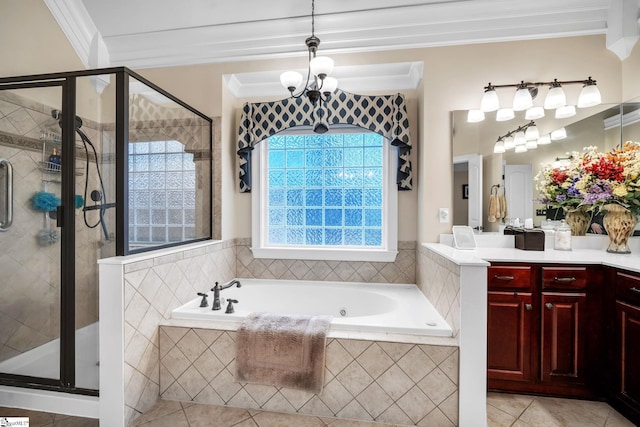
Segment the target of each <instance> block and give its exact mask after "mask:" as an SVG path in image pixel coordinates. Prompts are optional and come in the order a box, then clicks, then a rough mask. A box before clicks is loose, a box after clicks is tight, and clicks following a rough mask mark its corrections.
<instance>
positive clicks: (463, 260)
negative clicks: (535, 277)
mask: <svg viewBox="0 0 640 427" xmlns="http://www.w3.org/2000/svg"><path fill="white" fill-rule="evenodd" d="M572 239H573V240H572V247H573V249H572V250H571V251H556V250H554V249H553V240H551V241H550V240H549V239H547V240H546V242H545V250H544V251H525V250H521V249H516V248H514V247H513V241H512V240H513V236H503V235H488V233H487V235H486V237H485V236H481V235H479V236H476V242H477V245H478V247H477V248H476V249H467V250H461V249H455V248H454V247H452V246H451V244H449V239H448V238H447V237H446V235H444V236H442V237H441V241H443V242H444V243H425V244H423V246H424V247H425V248H428V249H429V250H432V251H434V252H436V253H438V254H440V255H442V256H443V257H445V258H447V259H449V260H451V261H453V262H455V263H456V264H458V265H461V266H462V265H465V266H483V265H489V264H488V263H490V262H531V263H559V264H560V263H561V264H600V265H605V266H609V267H614V268H620V269H624V270H630V271H634V272H640V245H636V244H635V243H640V242H635V241H634V242H633V244H631V245H630V246H631V251H632V253H630V254H612V253H608V252H607V251H606V247H607V242H608V240H606V239H607V238H606V237H605V236H585V237H573V238H572ZM632 239H633V240H635V239H640V238H637V237H636V238H632Z"/></svg>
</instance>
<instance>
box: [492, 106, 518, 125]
mask: <svg viewBox="0 0 640 427" xmlns="http://www.w3.org/2000/svg"><path fill="white" fill-rule="evenodd" d="M515 116H516V113H514V111H513V109H511V108H501V109H499V110H498V112H497V113H496V121H497V122H506V121H507V120H511V119H513V118H515Z"/></svg>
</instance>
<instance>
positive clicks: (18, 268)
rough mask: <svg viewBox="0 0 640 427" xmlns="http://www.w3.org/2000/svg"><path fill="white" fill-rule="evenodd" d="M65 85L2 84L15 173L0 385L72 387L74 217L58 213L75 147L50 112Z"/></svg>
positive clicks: (6, 155) (2, 240) (4, 144)
mask: <svg viewBox="0 0 640 427" xmlns="http://www.w3.org/2000/svg"><path fill="white" fill-rule="evenodd" d="M74 83H75V82H72V84H71V86H73V85H74ZM68 90H69V81H68V80H64V79H51V80H49V81H41V82H28V83H22V84H20V83H15V84H5V85H2V87H0V158H2V159H4V160H5V161H7V162H8V163H9V164H10V165H11V169H12V172H13V179H12V183H13V186H12V187H13V188H12V200H11V205H12V208H13V209H12V211H13V212H12V221H11V223H10V225H9V226H8V227H3V228H2V231H0V248H1V251H0V379H1V381H2V384H8V385H21V386H27V387H35V388H44V389H52V390H56V389H58V390H59V389H63V390H64V389H67V390H70V389H73V388H75V370H74V368H73V359H74V357H73V354H72V353H73V349H74V342H75V336H74V333H73V331H74V330H73V325H72V324H71V326H70V325H69V323H70V322H72V321H73V318H74V309H73V307H72V306H70V305H72V301H73V299H72V297H73V295H71V297H70V295H69V292H73V291H74V271H73V254H74V252H75V251H74V250H73V248H72V246H73V241H74V230H73V228H74V218H69V217H68V215H67V218H64V217H65V215H64V212H65V209H66V206H64V205H65V203H64V201H65V200H70V196H69V192H72V191H73V189H72V187H71V186H72V185H73V184H70V185H65V183H67V182H69V181H73V180H74V178H73V168H74V163H75V162H74V159H73V152H74V149H73V148H71V149H69V146H70V144H73V141H67V139H69V138H68V137H67V138H64V136H63V132H62V126H63V124H64V123H63V122H62V120H61V118H60V116H57V117H55V115H54V114H52V111H58V112H60V111H62V110H63V107H64V106H65V102H64V99H66V96H63V93H66V92H68ZM72 92H73V91H72ZM71 105H73V104H71ZM69 171H70V173H69ZM65 188H66V189H65ZM71 197H72V195H71ZM66 212H70V213H71V214H72V215H73V207H71V209H66ZM70 247H71V249H70ZM68 258H71V260H69V259H68ZM70 302H71V304H70ZM69 314H70V316H69ZM69 354H71V358H70V359H71V360H70V361H68V359H69V357H68V356H69Z"/></svg>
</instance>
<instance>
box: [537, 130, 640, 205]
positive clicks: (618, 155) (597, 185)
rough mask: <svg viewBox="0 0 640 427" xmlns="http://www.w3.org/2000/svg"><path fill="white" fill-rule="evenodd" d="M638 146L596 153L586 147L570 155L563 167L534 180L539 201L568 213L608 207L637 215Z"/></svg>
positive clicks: (545, 170) (547, 170) (630, 144)
mask: <svg viewBox="0 0 640 427" xmlns="http://www.w3.org/2000/svg"><path fill="white" fill-rule="evenodd" d="M639 178H640V143H638V142H631V141H627V142H625V143H624V144H622V147H619V148H615V149H613V150H611V151H608V152H599V151H597V148H596V147H586V148H585V150H584V153H583V154H582V155H580V154H579V153H573V155H572V160H571V162H570V163H569V165H567V166H565V167H555V168H554V167H553V166H551V165H547V166H545V167H543V169H542V170H541V171H540V173H539V174H538V175H537V176H536V180H537V181H538V184H537V190H538V191H539V193H540V198H539V199H538V201H539V202H540V203H544V204H547V205H549V206H552V207H556V208H563V209H565V210H567V211H570V210H575V209H578V208H581V207H584V208H586V209H587V210H595V211H597V212H598V211H600V210H601V209H603V207H604V206H605V205H607V204H610V203H615V204H618V205H620V206H622V207H624V208H626V209H628V210H629V211H630V212H631V213H632V214H633V215H640V179H639Z"/></svg>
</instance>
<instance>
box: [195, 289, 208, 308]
mask: <svg viewBox="0 0 640 427" xmlns="http://www.w3.org/2000/svg"><path fill="white" fill-rule="evenodd" d="M198 296H200V297H202V301H200V307H209V302H207V296H208V295H207V294H205V293H202V292H198Z"/></svg>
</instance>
